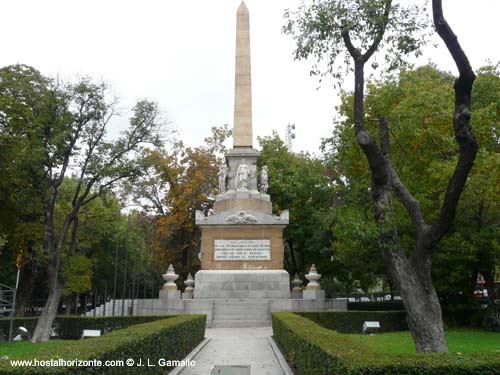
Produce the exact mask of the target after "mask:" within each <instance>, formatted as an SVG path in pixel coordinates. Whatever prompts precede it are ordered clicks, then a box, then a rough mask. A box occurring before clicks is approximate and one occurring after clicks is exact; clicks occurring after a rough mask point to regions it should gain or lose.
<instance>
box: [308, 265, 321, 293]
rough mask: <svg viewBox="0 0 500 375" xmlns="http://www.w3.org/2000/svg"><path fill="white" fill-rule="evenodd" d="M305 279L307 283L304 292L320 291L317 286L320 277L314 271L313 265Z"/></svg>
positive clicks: (319, 287)
mask: <svg viewBox="0 0 500 375" xmlns="http://www.w3.org/2000/svg"><path fill="white" fill-rule="evenodd" d="M306 279H307V280H308V281H309V283H308V284H307V286H306V290H320V289H321V285H319V283H318V280H319V279H321V275H320V274H319V273H318V271H317V270H316V266H315V265H314V264H313V265H312V266H311V268H310V269H309V273H308V274H307V275H306Z"/></svg>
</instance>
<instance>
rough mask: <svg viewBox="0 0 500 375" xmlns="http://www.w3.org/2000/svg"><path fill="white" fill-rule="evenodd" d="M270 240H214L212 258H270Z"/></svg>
mask: <svg viewBox="0 0 500 375" xmlns="http://www.w3.org/2000/svg"><path fill="white" fill-rule="evenodd" d="M270 259H271V240H214V260H270Z"/></svg>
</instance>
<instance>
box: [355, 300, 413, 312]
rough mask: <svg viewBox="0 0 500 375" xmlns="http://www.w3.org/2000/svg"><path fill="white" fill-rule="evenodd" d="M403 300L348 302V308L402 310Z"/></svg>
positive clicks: (359, 309)
mask: <svg viewBox="0 0 500 375" xmlns="http://www.w3.org/2000/svg"><path fill="white" fill-rule="evenodd" d="M404 309H405V306H404V305H403V301H376V302H347V310H354V311H402V310H404Z"/></svg>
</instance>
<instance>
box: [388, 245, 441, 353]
mask: <svg viewBox="0 0 500 375" xmlns="http://www.w3.org/2000/svg"><path fill="white" fill-rule="evenodd" d="M384 263H385V266H386V269H387V271H388V273H389V274H390V275H391V277H392V278H393V279H394V280H396V284H397V285H398V288H399V292H400V293H401V297H402V299H403V304H404V306H405V309H406V323H407V324H408V328H409V329H410V332H411V335H412V337H413V341H414V342H415V348H416V350H417V352H419V353H433V352H447V351H448V347H447V345H446V341H445V338H444V326H443V318H442V315H441V306H440V303H439V299H438V296H437V293H436V290H435V289H434V287H433V286H432V280H431V279H430V278H429V279H428V280H425V281H424V282H422V280H421V278H422V275H418V274H417V272H415V268H414V266H412V265H411V264H410V263H409V261H408V258H407V257H406V255H405V254H404V252H403V251H402V250H401V249H397V250H393V251H391V252H388V251H385V252H384Z"/></svg>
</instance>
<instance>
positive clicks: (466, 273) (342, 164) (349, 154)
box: [325, 65, 500, 318]
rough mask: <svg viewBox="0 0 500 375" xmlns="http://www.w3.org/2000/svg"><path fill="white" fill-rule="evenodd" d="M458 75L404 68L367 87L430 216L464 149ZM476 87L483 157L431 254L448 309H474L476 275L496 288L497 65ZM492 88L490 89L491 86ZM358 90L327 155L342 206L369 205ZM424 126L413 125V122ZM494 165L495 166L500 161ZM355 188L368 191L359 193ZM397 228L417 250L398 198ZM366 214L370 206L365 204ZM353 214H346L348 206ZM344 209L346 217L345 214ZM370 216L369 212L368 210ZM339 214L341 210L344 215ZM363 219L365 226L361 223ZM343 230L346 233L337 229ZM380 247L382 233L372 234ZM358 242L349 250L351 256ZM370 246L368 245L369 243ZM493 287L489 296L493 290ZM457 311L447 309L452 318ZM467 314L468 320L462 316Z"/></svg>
mask: <svg viewBox="0 0 500 375" xmlns="http://www.w3.org/2000/svg"><path fill="white" fill-rule="evenodd" d="M453 80H454V77H453V76H451V75H450V74H449V73H445V72H441V71H439V70H438V69H437V68H436V67H434V66H432V65H431V66H424V67H420V68H418V69H415V70H406V69H405V70H402V71H401V72H400V73H399V74H396V75H389V76H388V77H385V78H384V79H382V80H380V81H373V82H369V83H368V84H367V87H368V93H367V96H366V100H365V101H366V111H365V119H366V122H367V125H366V126H367V128H368V129H369V130H370V131H371V132H373V131H375V130H376V129H375V128H376V126H377V123H378V120H377V119H376V114H377V113H386V114H387V117H388V119H389V121H390V123H391V136H392V145H393V146H392V150H391V155H392V156H391V158H392V160H393V163H394V165H395V167H396V168H397V170H398V171H399V176H400V178H401V180H402V181H404V182H405V185H406V186H407V187H408V189H410V190H411V191H412V192H413V194H414V195H415V196H416V197H418V200H419V201H420V202H421V208H422V210H423V211H424V213H425V215H426V217H429V218H434V219H435V217H436V210H437V208H439V205H440V201H441V199H442V197H443V195H444V193H445V190H446V183H447V178H446V176H447V175H448V174H450V173H452V171H453V167H454V163H456V160H457V157H458V152H457V150H456V148H455V146H454V139H453V136H452V135H451V134H449V131H448V129H449V127H450V122H451V119H450V118H449V117H448V116H447V111H445V110H443V109H444V108H448V107H450V106H451V105H453V100H454V99H453V90H452V88H451V87H450V86H451V83H452V82H453ZM476 82H477V83H478V84H477V85H474V90H473V92H472V95H473V98H474V102H473V109H474V112H473V115H472V119H471V123H472V126H473V128H474V129H475V134H477V138H478V142H479V144H480V145H481V149H480V152H479V157H478V159H477V160H476V163H475V165H474V168H473V169H472V170H471V172H470V174H469V177H468V183H467V189H466V190H465V191H464V193H463V198H462V199H461V200H460V203H459V210H460V213H461V214H460V215H459V216H458V217H457V218H456V220H455V224H454V225H453V227H452V229H451V233H450V235H448V236H446V237H444V238H443V239H442V240H441V242H440V243H439V244H438V246H437V249H436V251H435V256H434V259H433V271H432V272H433V281H434V286H435V287H436V290H437V292H438V294H439V296H440V300H441V302H442V307H443V310H445V311H446V312H449V311H451V310H454V311H455V312H457V310H458V309H464V308H465V309H470V308H471V307H473V306H471V305H473V304H472V303H471V300H472V299H471V297H472V293H473V291H474V288H475V286H476V279H477V275H478V273H481V274H487V275H489V276H487V277H486V278H487V279H488V280H490V281H489V282H487V287H488V288H489V290H491V292H492V291H493V290H492V289H493V280H494V273H495V264H497V263H498V261H497V259H498V246H497V244H498V227H497V226H496V224H495V222H497V220H498V214H499V213H498V211H497V205H496V204H494V203H493V202H495V201H496V200H498V199H499V198H500V197H498V196H497V195H496V194H497V191H498V189H496V188H495V186H498V177H499V175H498V173H496V171H497V170H498V168H495V167H494V166H495V165H498V154H499V153H498V151H499V149H498V147H499V144H498V142H497V141H496V130H495V129H496V125H495V124H497V123H498V121H499V113H500V112H498V110H497V109H498V108H499V96H498V94H497V92H498V86H499V84H500V78H499V74H498V71H497V68H496V67H494V66H487V67H484V68H481V69H479V71H478V76H477V79H476ZM486 88H487V89H486ZM352 100H353V97H352V94H350V93H344V95H343V98H342V104H341V106H340V108H339V109H340V111H341V113H342V114H343V115H344V116H345V117H346V119H345V120H344V121H341V122H339V123H338V124H336V128H335V131H334V135H333V137H332V138H331V139H329V140H327V142H326V143H325V146H328V147H329V148H328V153H327V157H328V158H330V159H331V160H333V161H334V162H335V163H338V166H339V168H340V170H341V173H342V174H343V175H344V176H345V177H346V181H347V182H348V183H347V186H345V187H344V188H345V189H347V190H348V191H349V194H348V196H354V197H356V199H353V200H346V199H345V198H344V199H343V207H342V209H343V210H351V209H354V208H355V207H358V209H357V210H358V211H360V210H361V212H362V211H363V207H367V204H368V202H367V200H366V197H367V194H366V192H367V190H368V189H369V188H370V181H369V178H368V176H367V175H366V172H365V170H366V167H365V166H364V162H363V159H362V151H361V150H360V149H359V147H357V145H356V141H355V138H354V131H353V129H352V128H351V125H350V124H351V123H352V116H353V113H352V106H351V104H352ZM416 123H420V124H421V127H419V128H418V129H415V128H414V126H413V124H416ZM495 163H496V164H495ZM356 191H359V192H361V193H362V194H360V195H359V194H358V195H357V194H356ZM393 207H394V213H395V216H396V217H397V222H398V230H399V233H400V236H401V238H402V241H403V242H404V244H405V245H404V246H405V247H406V248H407V249H412V248H414V247H415V242H414V241H415V239H414V236H413V228H412V225H411V221H410V220H409V218H408V217H407V216H406V215H405V209H404V206H403V205H401V204H400V203H399V202H398V201H395V202H394V204H393ZM365 211H370V210H369V209H366V208H365ZM347 212H348V211H347ZM347 212H346V211H344V214H343V215H342V219H343V220H342V221H344V220H345V218H346V216H347V217H349V215H346V213H347ZM370 214H371V213H370ZM370 214H368V215H366V216H365V215H357V217H356V219H354V221H355V223H353V225H352V227H353V228H356V225H355V224H356V222H357V223H358V225H362V226H366V225H367V223H365V222H364V221H363V220H366V219H367V218H368V217H369V216H370ZM339 216H340V215H339ZM360 223H362V224H360ZM337 233H339V234H340V233H341V231H338V229H337ZM349 236H351V237H353V238H362V237H361V236H360V234H359V233H356V232H354V231H350V234H349V231H348V232H347V233H346V238H349ZM373 241H374V242H373V243H374V244H376V238H374V239H373ZM354 248H355V246H354V247H353V248H352V249H349V248H347V249H348V251H346V255H347V256H348V254H349V253H350V251H353V254H357V253H356V251H355V249H354ZM364 248H368V247H367V246H366V245H365V246H364ZM491 292H490V295H491ZM454 315H456V314H448V316H449V317H450V318H454ZM464 318H467V317H466V316H464Z"/></svg>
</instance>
